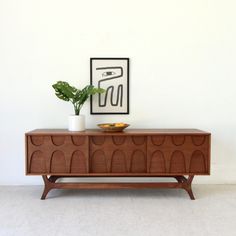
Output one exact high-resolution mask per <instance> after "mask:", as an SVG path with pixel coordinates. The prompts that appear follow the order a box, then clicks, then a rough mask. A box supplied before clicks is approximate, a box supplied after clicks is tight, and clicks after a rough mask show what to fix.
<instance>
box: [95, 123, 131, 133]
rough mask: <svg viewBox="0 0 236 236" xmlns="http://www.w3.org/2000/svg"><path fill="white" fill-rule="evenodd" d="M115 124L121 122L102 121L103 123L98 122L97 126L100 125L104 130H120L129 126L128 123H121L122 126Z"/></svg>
mask: <svg viewBox="0 0 236 236" xmlns="http://www.w3.org/2000/svg"><path fill="white" fill-rule="evenodd" d="M116 124H121V123H104V124H98V127H100V128H101V129H102V130H103V131H105V132H121V131H123V130H124V129H125V128H127V127H128V126H129V124H125V123H122V126H121V125H120V126H116Z"/></svg>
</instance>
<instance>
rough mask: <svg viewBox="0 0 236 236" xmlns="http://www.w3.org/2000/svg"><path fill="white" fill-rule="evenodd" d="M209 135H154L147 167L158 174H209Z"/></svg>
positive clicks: (150, 171) (148, 153)
mask: <svg viewBox="0 0 236 236" xmlns="http://www.w3.org/2000/svg"><path fill="white" fill-rule="evenodd" d="M209 142H210V136H209V135H152V136H149V137H148V141H147V160H148V163H147V167H148V172H149V173H156V174H163V173H164V174H168V173H169V174H186V175H187V174H191V173H194V174H209V172H210V161H209V159H210V153H209V152H210V150H209V147H210V143H209Z"/></svg>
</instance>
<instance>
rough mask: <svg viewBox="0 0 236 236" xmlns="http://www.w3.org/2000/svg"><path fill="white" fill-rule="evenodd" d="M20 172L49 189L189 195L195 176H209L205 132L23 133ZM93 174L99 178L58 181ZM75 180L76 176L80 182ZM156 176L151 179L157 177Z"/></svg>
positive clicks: (93, 131)
mask: <svg viewBox="0 0 236 236" xmlns="http://www.w3.org/2000/svg"><path fill="white" fill-rule="evenodd" d="M25 143H26V174H27V175H41V176H42V177H43V180H44V184H45V187H44V192H43V194H42V197H41V199H45V197H46V195H47V194H48V192H49V191H50V190H51V189H108V188H109V189H118V188H119V189H120V188H182V189H184V190H186V191H187V192H188V194H189V196H190V198H191V199H194V196H193V192H192V188H191V184H192V180H193V177H194V176H195V175H209V174H210V133H208V132H204V131H201V130H197V129H127V130H125V131H123V132H103V131H101V130H97V129H94V130H86V131H84V132H71V131H67V130H59V129H38V130H33V131H31V132H28V133H26V135H25ZM67 177H80V178H82V177H99V178H100V179H101V181H100V182H95V183H91V182H89V183H88V182H79V181H78V182H76V183H74V182H66V183H65V182H60V181H59V182H58V181H57V180H58V179H59V178H67ZM106 177H158V178H159V177H172V178H174V179H175V180H176V181H175V182H173V181H172V182H112V183H111V182H104V181H102V180H103V179H104V178H106ZM80 178H78V180H80ZM158 178H157V179H158Z"/></svg>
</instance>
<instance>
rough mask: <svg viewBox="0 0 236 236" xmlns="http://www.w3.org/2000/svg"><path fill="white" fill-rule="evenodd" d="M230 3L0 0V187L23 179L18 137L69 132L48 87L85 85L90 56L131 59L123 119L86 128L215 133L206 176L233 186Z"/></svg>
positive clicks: (234, 47)
mask: <svg viewBox="0 0 236 236" xmlns="http://www.w3.org/2000/svg"><path fill="white" fill-rule="evenodd" d="M235 9H236V1H234V0H231V1H230V0H208V1H207V0H197V1H193V0H192V1H191V0H176V1H175V0H169V1H161V0H159V1H158V0H145V1H144V0H143V1H135V0H132V1H131V0H119V1H111V0H99V1H96V0H94V1H91V0H90V1H88V0H86V1H85V0H74V1H72V0H71V1H62V0H61V1H59V0H40V1H36V0H19V1H16V0H6V1H4V0H0V79H1V92H0V96H1V97H0V105H1V106H0V107H1V115H0V131H1V134H0V145H1V146H0V184H40V183H42V181H41V179H40V177H26V176H24V171H25V170H24V133H25V132H26V131H29V130H31V129H35V128H51V127H54V128H59V127H60V128H61V127H66V126H67V116H68V114H70V113H72V112H73V111H72V106H71V105H70V104H67V103H65V102H63V101H60V100H59V99H57V98H56V97H55V95H54V92H53V89H52V88H51V85H52V84H53V83H54V82H56V81H58V80H66V81H68V82H70V83H72V84H74V85H76V86H81V87H82V86H84V85H86V84H88V83H89V58H90V57H129V58H130V63H131V68H130V83H131V86H130V107H131V111H130V115H123V116H108V115H107V116H105V115H103V116H95V115H90V114H89V103H87V104H86V105H85V107H84V108H83V112H82V113H84V114H85V115H86V116H87V127H88V128H91V127H95V126H96V124H97V123H99V122H108V121H124V122H127V123H130V124H131V125H132V126H131V127H132V128H166V127H173V128H177V127H183V128H190V127H191V128H192V127H194V128H200V129H203V130H206V131H210V132H212V175H211V176H207V177H197V178H196V180H195V182H196V183H197V182H198V183H236V145H235V144H236V134H235V133H236V126H235V124H236V123H235V120H236V106H235V105H236V92H235V91H236V90H235V86H236V65H235V64H236V43H235V42H236V27H235V22H236V14H235Z"/></svg>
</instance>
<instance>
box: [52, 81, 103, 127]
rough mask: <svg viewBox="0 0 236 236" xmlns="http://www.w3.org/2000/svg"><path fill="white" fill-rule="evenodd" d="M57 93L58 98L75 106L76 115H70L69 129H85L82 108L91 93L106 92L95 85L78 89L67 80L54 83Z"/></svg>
mask: <svg viewBox="0 0 236 236" xmlns="http://www.w3.org/2000/svg"><path fill="white" fill-rule="evenodd" d="M52 87H53V88H54V89H55V94H56V96H57V97H58V98H60V99H62V100H64V101H67V102H71V103H72V104H73V106H74V112H75V114H74V115H70V116H69V130H70V131H83V130H85V118H84V116H83V115H81V114H80V111H81V108H82V107H83V105H84V103H85V102H86V101H87V100H88V98H89V97H90V96H91V95H94V94H96V93H103V92H105V90H104V89H102V88H95V87H94V86H93V85H87V86H85V87H84V88H83V89H81V90H80V89H77V88H75V87H73V86H71V85H70V84H69V83H67V82H65V81H58V82H57V83H56V84H53V85H52Z"/></svg>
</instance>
